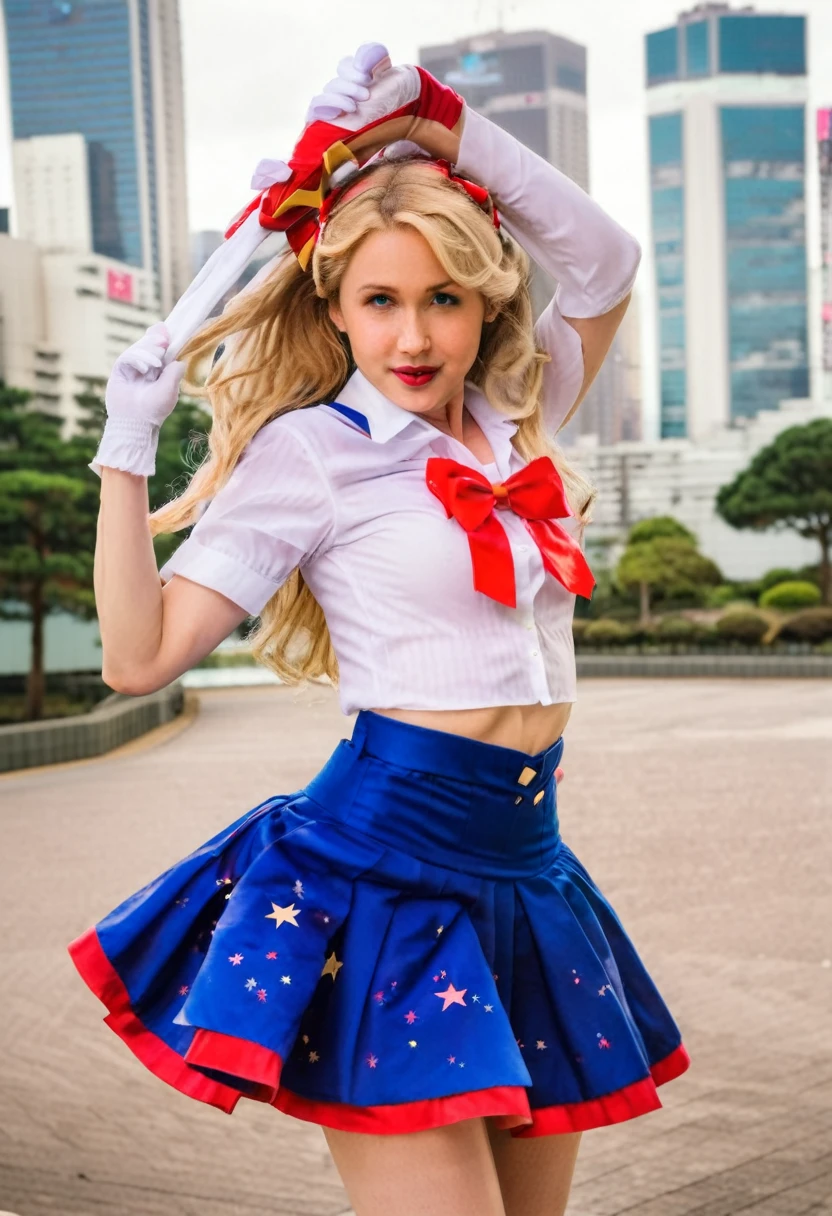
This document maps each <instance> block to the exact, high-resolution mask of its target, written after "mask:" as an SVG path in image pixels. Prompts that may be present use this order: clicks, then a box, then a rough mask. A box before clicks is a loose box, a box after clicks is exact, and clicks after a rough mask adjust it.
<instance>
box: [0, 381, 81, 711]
mask: <svg viewBox="0 0 832 1216" xmlns="http://www.w3.org/2000/svg"><path fill="white" fill-rule="evenodd" d="M28 402H29V394H28V393H24V392H21V391H20V390H17V389H9V388H6V387H5V386H3V385H1V384H0V435H2V436H3V439H2V442H0V598H2V601H3V612H2V615H3V616H5V617H7V618H8V617H10V616H11V617H17V618H18V619H19V618H21V617H22V618H23V619H24V620H29V621H30V622H31V626H32V648H31V664H30V669H29V672H28V675H27V680H26V717H27V718H29V719H35V718H40V717H41V715H42V713H43V697H44V691H45V676H44V665H43V659H44V624H45V619H46V617H47V615H48V614H49V613H50V612H54V611H56V610H58V609H63V610H65V611H70V612H73V613H76V614H77V615H79V616H84V617H87V618H91V617H93V616H94V615H95V603H94V598H93V590H92V569H93V546H94V544H95V518H96V502H97V496H96V493H95V487H94V486H93V485H92V484H91V483H90V481H89V480H88V479H87V478H85V477H84V476H83V474H82V473H81V466H82V464H83V463H84V461H85V459H86V460H90V459H92V450H91V447H90V444H89V442H88V441H85V440H84V439H83V438H79V437H76V438H75V439H71V440H64V439H63V438H62V437H61V421H60V419H58V418H56V417H55V416H54V415H50V414H48V413H45V412H43V411H40V410H34V409H31V408H30V406H29V404H28Z"/></svg>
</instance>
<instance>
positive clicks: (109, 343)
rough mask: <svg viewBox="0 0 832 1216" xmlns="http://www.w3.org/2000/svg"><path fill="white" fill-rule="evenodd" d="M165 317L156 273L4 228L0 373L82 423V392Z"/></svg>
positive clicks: (94, 387)
mask: <svg viewBox="0 0 832 1216" xmlns="http://www.w3.org/2000/svg"><path fill="white" fill-rule="evenodd" d="M158 319H159V313H158V301H157V294H156V277H155V275H153V274H151V273H150V272H149V271H146V270H140V269H136V268H134V267H132V266H127V265H125V263H123V262H116V261H114V260H113V259H111V258H105V257H103V256H102V255H101V254H97V253H87V254H78V253H71V252H62V253H47V252H44V251H43V250H42V249H40V248H39V247H38V246H37V245H35V244H34V243H33V242H32V241H23V240H18V239H15V238H14V237H11V236H8V235H7V234H0V380H3V381H4V382H5V383H6V384H8V385H9V386H10V387H13V388H20V389H25V390H26V391H28V392H30V393H31V394H32V399H33V402H34V404H35V405H37V406H38V407H40V408H41V409H45V410H48V411H49V412H50V413H54V414H57V415H59V416H60V417H61V418H62V419H63V422H64V433H65V434H70V433H71V432H72V431H73V430H74V429H75V426H76V422H77V419H78V415H79V407H78V403H77V401H76V397H77V396H78V395H79V394H82V393H88V392H95V393H98V394H102V393H103V391H104V385H105V383H106V381H107V377H108V376H109V374H110V371H111V369H112V366H113V363H114V362H115V360H116V359H117V358H118V356H119V355H120V354H121V353H122V351H124V350H125V349H126V348H127V347H128V346H130V345H132V343H133V342H135V341H136V340H137V339H138V338H140V337H141V335H142V334H143V333H144V331H145V330H146V329H147V327H148V325H152V324H153V322H154V321H157V320H158Z"/></svg>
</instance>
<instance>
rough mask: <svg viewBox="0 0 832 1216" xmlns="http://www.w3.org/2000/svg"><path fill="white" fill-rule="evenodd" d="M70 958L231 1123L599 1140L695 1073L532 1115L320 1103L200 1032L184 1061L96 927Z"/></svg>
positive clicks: (237, 1045)
mask: <svg viewBox="0 0 832 1216" xmlns="http://www.w3.org/2000/svg"><path fill="white" fill-rule="evenodd" d="M68 951H69V954H70V957H71V958H72V961H73V963H74V965H75V967H76V969H77V971H78V972H79V974H80V976H81V978H82V979H83V980H84V982H85V984H86V985H87V987H88V988H89V989H90V991H91V992H92V993H93V994H94V995H95V996H96V997H98V999H99V1000H100V1001H101V1002H102V1004H103V1005H104V1006H105V1007H106V1008H107V1010H108V1015H107V1017H105V1018H104V1021H105V1023H106V1024H107V1025H108V1026H109V1027H110V1029H111V1030H112V1031H114V1033H115V1034H117V1035H118V1037H119V1038H120V1039H121V1040H122V1042H123V1043H124V1044H125V1045H126V1046H127V1047H128V1048H129V1049H130V1050H131V1051H132V1052H133V1054H134V1055H135V1056H136V1057H137V1059H139V1060H140V1061H141V1063H142V1064H144V1065H145V1067H146V1068H147V1069H148V1070H149V1071H150V1072H152V1073H153V1074H154V1075H155V1076H157V1077H158V1078H159V1079H160V1080H162V1081H165V1082H166V1083H167V1084H168V1085H170V1086H172V1087H173V1088H174V1089H177V1090H179V1091H180V1093H183V1094H185V1095H187V1096H188V1097H190V1098H195V1099H196V1100H197V1101H200V1102H205V1103H208V1104H209V1105H211V1106H215V1107H217V1108H218V1109H219V1110H222V1111H224V1112H225V1113H226V1114H231V1113H232V1112H233V1110H234V1108H235V1106H236V1105H237V1102H238V1101H239V1100H240V1098H242V1097H247V1098H251V1099H253V1100H254V1101H259V1102H266V1103H268V1104H270V1105H272V1106H274V1107H275V1108H276V1109H277V1110H280V1111H282V1112H283V1113H284V1114H288V1115H291V1116H293V1117H294V1118H297V1119H302V1120H304V1121H306V1122H311V1123H317V1124H319V1125H321V1126H325V1127H332V1128H335V1129H338V1130H343V1131H355V1132H365V1133H374V1134H376V1135H395V1134H401V1133H406V1132H414V1131H426V1130H428V1129H430V1128H436V1127H442V1126H447V1125H449V1124H452V1123H458V1122H460V1121H461V1120H463V1119H473V1118H478V1117H486V1116H490V1117H494V1118H496V1119H497V1121H498V1123H497V1125H498V1127H500V1128H501V1129H503V1130H507V1131H510V1132H511V1135H512V1136H516V1137H521V1138H524V1139H525V1138H533V1137H537V1136H546V1135H555V1134H564V1133H568V1132H581V1131H590V1130H591V1129H592V1128H595V1127H605V1126H609V1125H610V1124H613V1123H622V1122H624V1121H625V1120H627V1119H633V1118H636V1117H637V1116H639V1115H643V1114H647V1113H649V1112H650V1111H653V1110H657V1109H659V1108H660V1107H661V1105H662V1103H661V1101H660V1099H659V1096H658V1094H657V1092H656V1087H657V1086H658V1085H662V1084H664V1083H665V1082H666V1081H671V1080H673V1079H674V1078H675V1077H678V1076H680V1075H681V1074H682V1073H683V1072H685V1071H686V1069H687V1068H688V1067H689V1065H690V1057H689V1056H688V1053H687V1051H686V1049H685V1047H684V1046H683V1045H682V1044H681V1043H680V1044H679V1045H678V1046H677V1047H676V1048H675V1049H674V1050H673V1051H672V1052H671V1053H670V1054H669V1055H667V1056H665V1057H664V1058H663V1059H661V1060H658V1061H657V1062H656V1063H655V1064H652V1065H650V1071H649V1074H648V1076H646V1077H644V1078H642V1079H641V1080H639V1081H636V1082H634V1083H633V1084H631V1085H628V1086H625V1087H624V1088H623V1089H618V1090H615V1091H613V1092H611V1093H609V1094H606V1095H603V1096H602V1097H599V1098H591V1099H587V1100H585V1101H583V1102H576V1103H570V1104H567V1105H561V1106H549V1107H540V1108H537V1109H532V1108H531V1107H530V1106H529V1100H528V1095H527V1093H526V1090H525V1088H524V1087H523V1086H513V1085H503V1086H495V1087H492V1088H489V1089H479V1090H468V1091H464V1092H462V1093H458V1094H451V1095H449V1096H446V1097H442V1098H426V1099H422V1100H420V1101H416V1102H403V1103H400V1104H391V1105H385V1106H352V1105H349V1104H348V1103H340V1102H325V1101H316V1100H314V1099H310V1098H305V1097H303V1096H302V1095H300V1094H297V1093H294V1092H293V1091H292V1090H289V1089H286V1088H285V1087H284V1086H281V1085H280V1073H281V1069H282V1060H281V1057H280V1056H279V1055H278V1054H277V1053H276V1052H273V1051H270V1050H269V1049H268V1048H265V1047H263V1046H261V1045H260V1044H258V1043H253V1042H251V1041H249V1040H245V1039H238V1038H236V1037H234V1036H232V1035H224V1034H219V1033H217V1032H214V1031H208V1030H201V1029H198V1030H197V1031H196V1034H195V1035H194V1039H193V1041H192V1043H191V1045H190V1047H189V1048H188V1051H187V1053H186V1055H185V1057H184V1058H183V1057H182V1056H180V1055H178V1054H177V1052H176V1051H174V1050H173V1048H172V1047H169V1046H168V1045H167V1044H166V1043H165V1042H164V1041H163V1040H162V1039H161V1038H160V1037H159V1036H158V1035H156V1034H154V1032H153V1031H152V1030H150V1029H149V1028H148V1027H147V1026H146V1025H145V1024H144V1023H143V1022H142V1021H141V1019H140V1018H139V1017H138V1016H137V1014H136V1013H135V1012H134V1010H133V1008H132V1004H131V1001H130V995H129V993H128V991H127V989H126V987H125V986H124V983H123V981H122V980H121V978H120V976H119V975H118V973H117V972H116V970H115V968H114V967H113V965H112V963H111V962H110V960H109V958H108V957H107V955H106V953H105V951H104V949H103V947H102V945H101V942H100V940H99V937H98V933H97V931H96V929H95V927H92V928H90V929H88V930H87V931H86V932H85V933H83V934H82V935H81V936H80V937H78V938H76V939H75V941H73V942H71V943H70V945H69V946H68ZM203 1069H204V1070H207V1071H210V1072H212V1073H219V1074H226V1075H234V1076H237V1077H239V1078H241V1079H242V1080H243V1081H244V1082H245V1083H247V1084H248V1085H249V1086H251V1089H250V1090H249V1089H247V1090H246V1092H245V1093H244V1092H242V1091H241V1090H239V1089H235V1088H234V1087H233V1086H232V1085H229V1084H225V1083H223V1082H222V1081H219V1080H216V1079H215V1078H213V1077H211V1076H209V1075H206V1072H203V1071H201V1070H203Z"/></svg>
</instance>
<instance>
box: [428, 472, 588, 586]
mask: <svg viewBox="0 0 832 1216" xmlns="http://www.w3.org/2000/svg"><path fill="white" fill-rule="evenodd" d="M425 478H426V481H427V484H428V489H429V490H430V491H431V493H432V494H435V495H436V497H437V498H438V499H439V501H440V502H441V503H442V506H443V507H444V508H445V513H446V515H447V516H448V518H449V519H450V518H451V517H453V518H454V519H455V520H456V521H457V523H458V524H460V525H461V527H462V528H464V529H465V531H466V532H467V533H468V546H469V548H470V550H471V561H472V563H473V567H474V589H475V590H476V591H481V592H482V593H483V594H484V595H488V596H490V597H491V599H494V600H498V601H499V603H501V604H506V605H507V606H508V607H509V608H515V607H516V606H517V592H516V588H515V583H514V559H513V557H512V553H511V545H510V544H509V539H508V536H507V535H506V531H505V529H504V527H503V525H502V524H501V523H500V522H499V520H498V519H497V517H496V515H495V514H494V508H495V507H497V508H499V509H502V510H510V511H513V512H514V514H515V515H519V516H520V517H521V518H522V519H523V521H524V523H525V525H526V527H527V528H528V530H529V532H530V533H531V536H532V538H533V540H534V542H535V544H536V545H537V547H538V549H539V550H540V555H541V557H542V558H543V565H544V567H545V569H546V570H548V571H549V573H550V574H553V575H554V576H555V578H556V579H557V580H558V581H559V582H560V583H562V584H563V586H564V587H565V588H566V590H567V591H571V592H573V593H574V594H575V595H582V596H584V597H585V598H587V599H589V597H590V596H591V595H592V588H593V587H594V586H595V579H594V578H593V576H592V571H591V570H590V568H589V565H588V563H587V560H586V558H585V557H584V555H583V552H582V550H581V547H580V545H579V544H578V542H577V541H576V540H575V539H574V538H573V537H571V536H570V535H569V533H568V532H567V531H566V530H565V529H564V528H562V527H561V526H560V524H558V523H555V520H557V519H565V518H567V517H569V516H571V515H572V512H571V510H570V509H569V504H568V503H567V501H566V494H565V491H564V488H563V481H562V480H561V476H560V474H559V473H558V471H557V469H556V468H555V466H554V464H553V462H552V460H551V458H550V457H549V456H539V457H538V459H537V460H532V461H531V462H530V463H529V464H527V465H526V467H525V468H524V469H520V471H519V472H517V473H513V474H512V476H511V477H509V478H508V479H507V480H506V481H504V482H501V483H499V484H497V485H492V484H491V482H489V480H488V478H487V477H485V476H483V474H482V473H479V472H477V470H476V469H472V468H469V467H468V466H467V465H464V464H460V463H459V461H457V460H448V459H445V458H444V457H441V456H432V457H431V458H430V459H429V460H428V462H427V468H426V470H425Z"/></svg>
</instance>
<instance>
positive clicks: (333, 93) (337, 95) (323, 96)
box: [306, 42, 392, 123]
mask: <svg viewBox="0 0 832 1216" xmlns="http://www.w3.org/2000/svg"><path fill="white" fill-rule="evenodd" d="M390 67H392V64H391V62H390V55H389V52H388V50H387V47H386V46H383V45H382V44H381V43H380V42H365V43H363V45H362V46H360V47H359V48H358V50H357V51H356V52H355V54H354V55H346V56H345V57H344V58H343V59H342V60H341V62H340V63H339V64H338V74H337V76H335V77H334V78H333V79H332V80H330V81H329V83H328V84H325V85H324V89H323V92H322V93H319V94H318V96H317V97H313V98H312V101H311V102H310V103H309V109H308V110H307V111H306V122H307V123H310V122H316V121H317V120H318V119H322V120H323V121H324V122H329V121H331V120H332V119H333V118H338V117H339V116H340V115H341V114H353V113H354V112H355V111H356V110H357V109H358V104H359V102H362V101H367V99H368V98H369V96H370V89H369V86H370V85H371V84H372V82H373V79H374V78H375V77H376V76H379V75H381V74H382V73H383V72H385V71H387V69H388V68H390Z"/></svg>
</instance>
